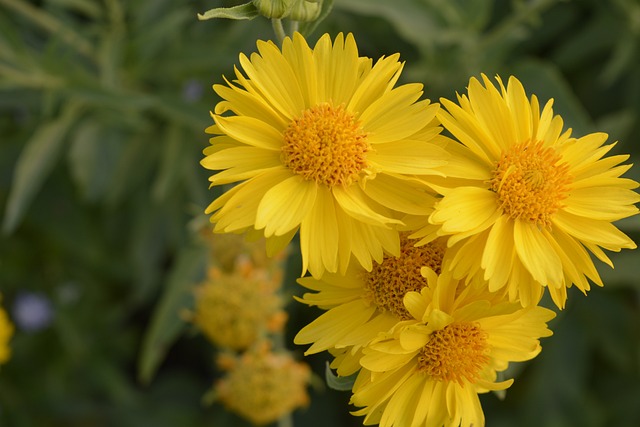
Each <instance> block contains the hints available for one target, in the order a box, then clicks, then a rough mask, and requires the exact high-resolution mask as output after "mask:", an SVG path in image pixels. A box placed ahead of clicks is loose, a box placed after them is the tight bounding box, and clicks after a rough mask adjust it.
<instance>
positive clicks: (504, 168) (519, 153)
mask: <svg viewBox="0 0 640 427" xmlns="http://www.w3.org/2000/svg"><path fill="white" fill-rule="evenodd" d="M560 160H561V158H560V155H559V154H558V153H556V151H555V150H554V149H553V148H552V147H544V146H543V144H542V142H540V141H539V142H536V143H533V144H532V143H530V142H524V143H521V144H516V145H514V146H512V147H511V148H510V149H509V150H507V151H505V152H503V153H502V156H501V157H500V160H498V162H497V163H496V166H495V168H494V170H493V178H492V179H491V181H490V188H491V190H492V191H494V192H495V193H496V194H497V195H498V201H499V203H500V206H501V208H502V209H503V211H504V212H505V213H506V214H507V215H509V216H510V217H511V218H512V219H521V220H525V221H528V222H530V223H534V224H537V225H539V226H545V227H548V226H550V224H551V216H552V215H553V214H554V213H555V212H556V211H558V209H560V208H561V207H562V201H563V200H564V199H565V198H566V197H567V185H568V184H569V183H570V182H571V176H570V175H569V173H568V171H569V165H568V164H567V163H564V162H560Z"/></svg>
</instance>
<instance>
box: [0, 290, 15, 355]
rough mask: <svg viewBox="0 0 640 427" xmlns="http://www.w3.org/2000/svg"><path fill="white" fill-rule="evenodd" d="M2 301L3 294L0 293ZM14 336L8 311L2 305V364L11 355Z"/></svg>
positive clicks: (0, 320)
mask: <svg viewBox="0 0 640 427" xmlns="http://www.w3.org/2000/svg"><path fill="white" fill-rule="evenodd" d="M0 301H2V295H0ZM12 336H13V324H12V323H11V321H10V320H9V316H8V315H7V312H6V311H4V309H3V308H2V307H0V364H3V363H5V362H6V361H8V360H9V358H10V357H11V347H9V341H10V340H11V337H12Z"/></svg>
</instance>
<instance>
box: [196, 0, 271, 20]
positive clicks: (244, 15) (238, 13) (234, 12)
mask: <svg viewBox="0 0 640 427" xmlns="http://www.w3.org/2000/svg"><path fill="white" fill-rule="evenodd" d="M258 15H259V13H258V9H256V7H255V6H254V5H253V3H251V2H249V3H245V4H241V5H239V6H233V7H218V8H215V9H210V10H207V11H206V12H205V13H203V14H200V13H199V14H198V19H199V20H201V21H205V20H207V19H214V18H226V19H253V18H255V17H257V16H258Z"/></svg>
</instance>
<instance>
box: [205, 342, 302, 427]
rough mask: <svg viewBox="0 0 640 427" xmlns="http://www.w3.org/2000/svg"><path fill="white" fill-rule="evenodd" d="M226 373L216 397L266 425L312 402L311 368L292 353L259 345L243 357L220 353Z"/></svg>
mask: <svg viewBox="0 0 640 427" xmlns="http://www.w3.org/2000/svg"><path fill="white" fill-rule="evenodd" d="M219 365H220V367H221V369H224V370H226V371H228V372H227V374H226V376H225V377H224V378H223V379H222V380H220V382H218V383H217V384H216V386H215V393H216V397H217V398H218V399H219V400H220V401H221V402H222V403H223V404H224V405H225V406H226V407H227V408H228V409H230V410H231V411H233V412H236V413H237V414H239V415H241V416H242V417H244V418H246V419H248V420H250V421H251V422H253V423H254V424H258V425H264V424H269V423H271V422H274V421H276V420H278V419H280V418H281V417H282V416H284V415H287V414H289V413H290V412H292V411H294V410H295V409H297V408H300V407H303V406H306V405H307V404H308V403H309V396H308V395H307V385H308V384H309V381H310V379H311V371H310V369H309V367H308V366H307V365H306V364H304V363H299V362H296V361H295V360H294V359H293V358H292V357H291V355H289V353H285V352H273V351H271V350H270V349H269V346H268V345H258V346H256V347H255V348H252V349H251V350H248V351H246V352H245V353H243V354H242V355H241V356H237V357H233V356H227V355H224V356H221V358H220V359H219Z"/></svg>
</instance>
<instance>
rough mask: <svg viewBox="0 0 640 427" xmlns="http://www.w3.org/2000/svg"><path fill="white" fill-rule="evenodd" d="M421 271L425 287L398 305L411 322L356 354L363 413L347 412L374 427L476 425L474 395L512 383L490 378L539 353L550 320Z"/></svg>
mask: <svg viewBox="0 0 640 427" xmlns="http://www.w3.org/2000/svg"><path fill="white" fill-rule="evenodd" d="M423 273H424V274H425V277H426V278H427V281H428V283H429V286H427V287H424V288H422V290H421V291H420V292H409V293H407V295H406V296H405V299H404V303H405V307H406V309H407V311H408V312H409V313H410V314H411V319H409V320H406V321H403V322H399V323H398V324H397V325H396V326H395V327H394V328H393V329H391V330H390V331H389V332H388V333H385V334H380V335H379V336H378V338H376V339H375V340H373V342H372V343H370V344H369V345H368V346H367V347H365V348H364V349H363V350H362V351H363V353H364V356H363V357H362V358H361V359H360V363H361V365H362V367H363V368H362V369H361V370H360V372H359V374H358V377H357V378H356V382H355V384H354V385H353V395H352V398H351V403H353V404H354V405H356V406H359V407H363V408H362V409H360V410H358V411H356V412H355V413H354V414H355V415H365V419H364V423H365V424H378V423H379V424H380V426H381V427H391V426H396V427H404V426H414V427H441V426H447V427H457V426H462V427H471V426H473V427H482V426H484V414H483V411H482V407H481V406H480V401H479V398H478V393H485V392H488V391H490V390H504V389H506V388H508V387H509V386H510V385H511V384H512V383H513V380H512V379H510V380H506V381H501V382H496V378H497V373H498V372H500V371H504V370H505V369H506V368H507V367H508V364H509V362H519V361H525V360H529V359H531V358H533V357H535V356H536V355H537V354H538V353H539V352H540V350H541V347H540V342H539V338H540V337H546V336H549V335H551V331H550V330H549V329H547V325H546V322H548V321H549V320H551V319H552V318H553V317H554V316H555V314H554V313H553V311H551V310H548V309H546V308H542V307H539V306H528V307H522V306H521V305H520V304H519V303H513V302H508V301H506V300H505V299H504V298H501V297H500V296H499V295H498V294H497V293H491V292H488V291H487V290H486V289H483V288H481V287H477V286H463V284H462V283H461V282H459V281H458V280H455V279H453V278H452V277H451V275H449V274H441V275H439V276H438V275H437V274H436V273H435V272H433V271H432V270H431V269H429V268H425V269H423Z"/></svg>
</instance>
